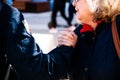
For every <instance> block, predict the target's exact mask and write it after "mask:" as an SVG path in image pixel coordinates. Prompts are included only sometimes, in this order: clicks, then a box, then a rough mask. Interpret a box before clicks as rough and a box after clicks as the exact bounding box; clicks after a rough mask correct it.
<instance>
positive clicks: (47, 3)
mask: <svg viewBox="0 0 120 80" xmlns="http://www.w3.org/2000/svg"><path fill="white" fill-rule="evenodd" d="M11 1H12V2H10V0H5V2H6V3H7V4H9V5H11V6H14V7H16V8H17V9H19V10H20V11H21V12H22V13H23V15H24V17H25V19H26V20H27V22H28V26H29V27H30V30H31V32H32V35H33V36H34V37H35V40H36V42H37V43H38V44H39V45H40V47H41V48H42V50H43V52H44V53H48V52H49V51H50V50H51V49H53V48H55V47H56V46H57V38H56V35H57V33H58V31H59V30H63V29H64V28H65V26H67V23H66V21H65V20H64V19H63V18H62V17H61V15H60V13H59V12H58V13H57V17H56V19H57V23H58V25H61V26H58V27H57V30H58V31H57V32H53V33H52V32H50V29H49V27H48V23H49V22H50V20H51V14H52V10H53V3H54V0H11ZM68 6H69V5H68V3H66V4H65V9H64V10H65V14H66V16H68ZM72 23H73V24H74V23H76V19H75V16H74V18H73V20H72Z"/></svg>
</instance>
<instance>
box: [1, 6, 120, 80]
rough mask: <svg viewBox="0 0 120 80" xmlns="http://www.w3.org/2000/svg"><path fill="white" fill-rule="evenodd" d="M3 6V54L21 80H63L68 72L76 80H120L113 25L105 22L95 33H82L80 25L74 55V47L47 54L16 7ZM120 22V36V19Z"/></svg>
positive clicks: (119, 29)
mask: <svg viewBox="0 0 120 80" xmlns="http://www.w3.org/2000/svg"><path fill="white" fill-rule="evenodd" d="M3 6H4V9H2V11H1V12H0V14H1V15H0V30H1V31H0V37H1V38H0V43H1V44H0V54H7V57H8V62H9V63H11V64H12V65H13V66H14V68H15V69H16V71H17V75H18V78H19V80H59V79H60V77H62V76H63V75H64V74H66V72H68V73H69V74H70V78H71V79H72V80H120V76H119V74H120V60H119V59H118V56H117V53H116V50H115V47H114V43H113V39H112V33H111V23H105V22H102V23H100V24H99V25H98V27H97V29H96V30H95V31H92V32H84V33H80V30H81V29H82V25H80V26H79V27H78V28H77V29H76V30H75V33H76V34H77V35H78V42H77V45H76V47H75V49H74V52H73V48H72V47H66V46H61V47H57V48H55V49H54V50H52V51H51V52H50V53H48V54H43V53H42V50H41V49H40V48H39V46H38V45H37V44H36V43H35V40H34V38H33V37H32V35H31V34H29V33H28V32H27V31H26V29H25V26H24V24H23V22H22V21H23V20H24V18H23V16H22V14H21V13H20V12H19V11H18V10H16V9H15V8H10V7H9V6H7V5H5V4H4V5H3ZM13 15H14V16H13ZM116 23H117V27H118V31H119V35H120V16H118V17H117V22H116ZM1 56H2V55H1Z"/></svg>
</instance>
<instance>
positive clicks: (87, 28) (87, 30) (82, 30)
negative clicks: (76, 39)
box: [80, 20, 102, 33]
mask: <svg viewBox="0 0 120 80" xmlns="http://www.w3.org/2000/svg"><path fill="white" fill-rule="evenodd" d="M101 22H102V20H99V21H98V22H97V26H98V25H99V24H100V23H101ZM91 31H93V28H92V27H91V26H90V25H87V24H83V27H82V29H80V33H83V32H91Z"/></svg>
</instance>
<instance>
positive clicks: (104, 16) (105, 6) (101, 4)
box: [87, 0, 120, 22]
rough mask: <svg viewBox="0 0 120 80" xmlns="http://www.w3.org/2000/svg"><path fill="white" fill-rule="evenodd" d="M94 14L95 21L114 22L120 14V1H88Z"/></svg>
mask: <svg viewBox="0 0 120 80" xmlns="http://www.w3.org/2000/svg"><path fill="white" fill-rule="evenodd" d="M87 1H88V4H89V5H90V7H91V10H92V11H93V12H94V21H98V20H103V21H106V22H109V21H112V20H114V19H115V17H116V16H117V15H118V14H120V0H87Z"/></svg>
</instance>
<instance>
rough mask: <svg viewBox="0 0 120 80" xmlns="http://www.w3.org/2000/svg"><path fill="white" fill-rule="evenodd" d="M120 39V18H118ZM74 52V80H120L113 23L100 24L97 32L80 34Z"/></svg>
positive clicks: (72, 68)
mask: <svg viewBox="0 0 120 80" xmlns="http://www.w3.org/2000/svg"><path fill="white" fill-rule="evenodd" d="M116 24H117V29H118V32H119V37H120V16H117V21H116ZM81 29H82V26H81V25H80V26H79V27H78V28H77V29H76V30H75V32H76V34H77V35H78V43H77V45H76V48H75V50H74V54H73V59H72V60H73V62H72V65H71V73H70V75H72V76H71V78H72V80H120V60H119V58H118V55H117V53H116V50H115V47H114V43H113V37H112V32H111V31H112V30H111V23H105V22H102V23H100V24H99V25H98V26H97V28H96V30H95V31H86V32H82V33H80V30H81Z"/></svg>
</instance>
